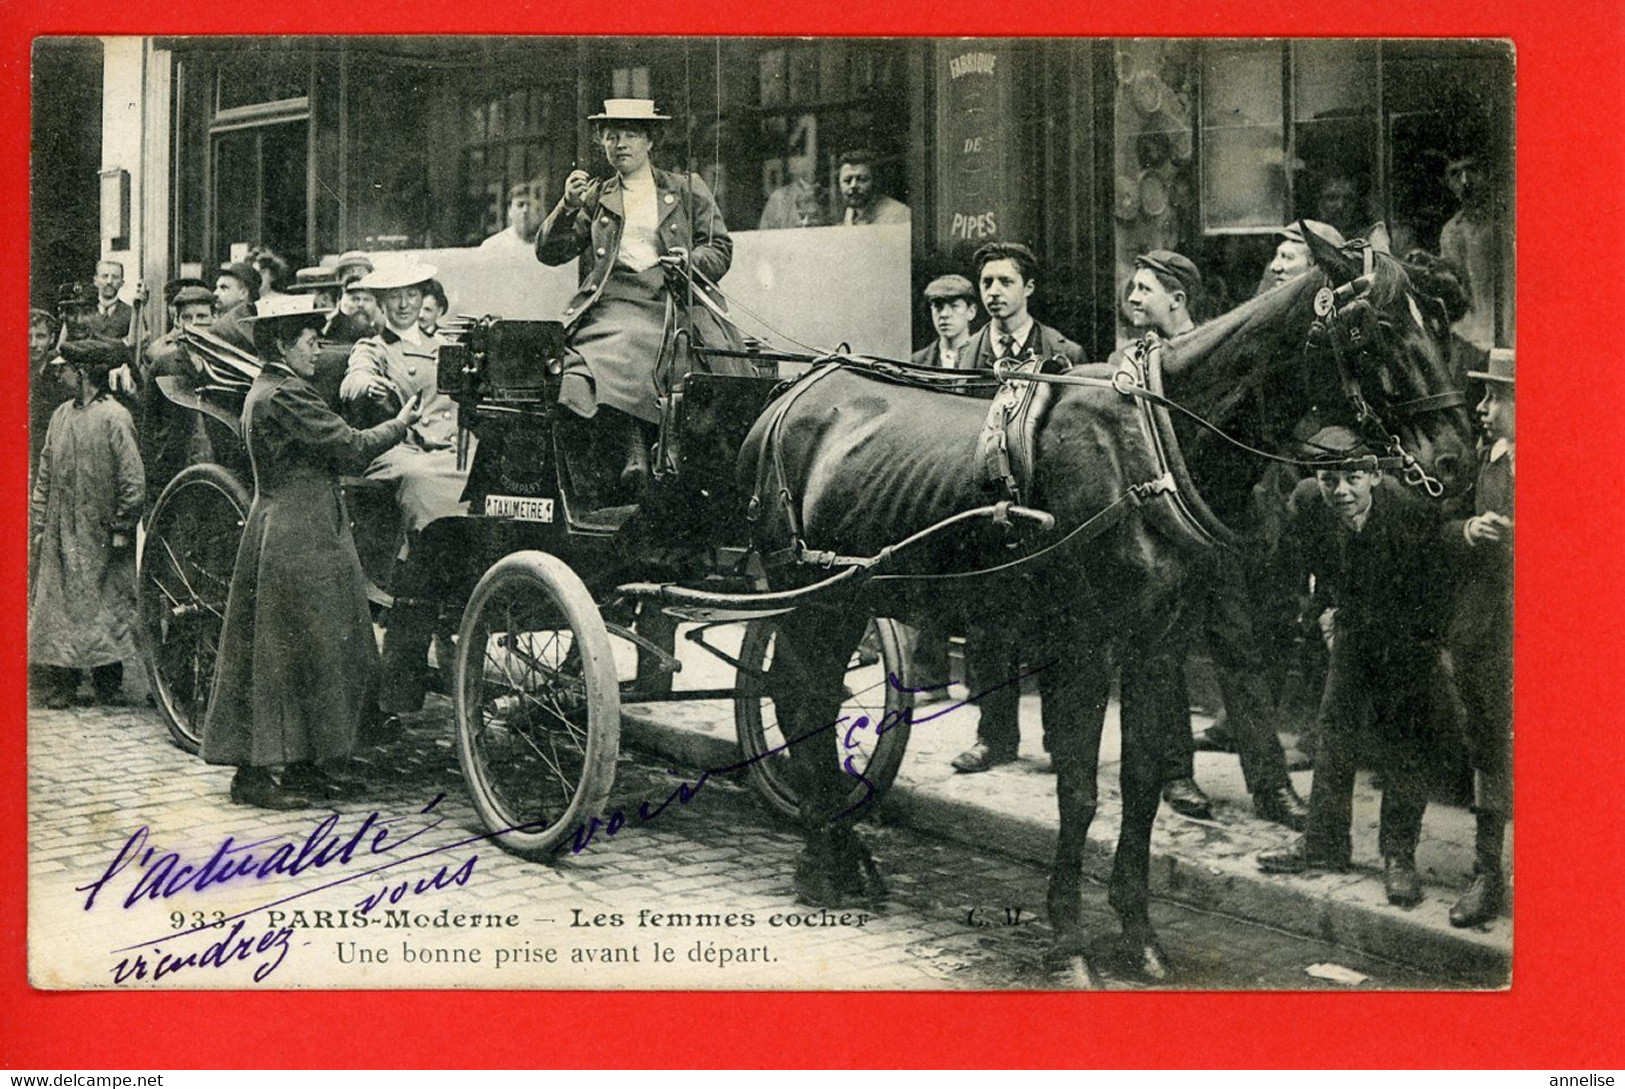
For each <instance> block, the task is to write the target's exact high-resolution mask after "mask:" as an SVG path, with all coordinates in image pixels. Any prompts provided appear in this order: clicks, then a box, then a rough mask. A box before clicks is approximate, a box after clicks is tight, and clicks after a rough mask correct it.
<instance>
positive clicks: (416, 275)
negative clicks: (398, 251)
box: [352, 257, 440, 291]
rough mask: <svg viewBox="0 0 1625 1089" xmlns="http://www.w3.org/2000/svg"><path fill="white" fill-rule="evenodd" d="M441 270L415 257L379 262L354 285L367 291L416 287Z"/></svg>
mask: <svg viewBox="0 0 1625 1089" xmlns="http://www.w3.org/2000/svg"><path fill="white" fill-rule="evenodd" d="M439 271H440V270H439V269H437V268H435V267H434V266H433V265H426V264H424V263H423V262H422V261H419V260H418V259H417V258H415V257H407V258H404V259H402V260H398V261H388V262H379V264H378V267H377V268H375V269H373V270H372V271H371V272H369V273H367V274H366V275H365V276H363V277H362V278H361V279H359V280H357V281H355V283H354V284H353V285H352V286H355V287H358V288H361V289H363V290H366V291H388V290H389V289H390V288H394V287H416V286H417V285H418V284H426V283H428V282H429V281H430V280H432V279H434V278H435V275H436V273H438V272H439Z"/></svg>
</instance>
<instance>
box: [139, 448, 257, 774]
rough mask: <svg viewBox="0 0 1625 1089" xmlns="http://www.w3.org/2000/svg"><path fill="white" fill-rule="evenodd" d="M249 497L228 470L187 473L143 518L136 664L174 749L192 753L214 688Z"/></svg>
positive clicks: (204, 469)
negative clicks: (140, 667)
mask: <svg viewBox="0 0 1625 1089" xmlns="http://www.w3.org/2000/svg"><path fill="white" fill-rule="evenodd" d="M248 504H249V495H248V489H246V488H244V487H243V485H242V483H241V482H240V481H238V479H237V478H236V476H234V475H233V474H232V472H231V471H230V470H229V469H226V468H224V467H222V466H219V465H191V466H188V467H187V468H185V469H183V470H181V472H180V473H179V474H177V475H176V477H175V478H174V479H173V480H171V481H170V482H169V485H168V487H166V488H164V490H163V493H162V494H161V495H159V497H158V502H157V503H156V504H155V505H154V506H153V508H152V513H151V515H149V516H148V518H147V531H146V539H145V543H144V544H143V545H142V549H141V565H140V568H139V572H138V574H137V578H136V603H137V607H138V609H139V616H140V633H139V634H140V639H141V657H142V661H143V663H144V664H145V666H146V670H147V681H148V684H149V685H150V686H151V688H152V699H153V703H154V704H156V705H157V707H158V713H159V714H160V715H161V716H162V717H163V720H164V725H166V726H168V727H169V734H170V736H171V737H172V738H174V740H175V744H177V745H179V746H180V747H181V748H183V749H185V750H186V751H187V752H190V753H195V752H197V751H198V746H199V745H201V744H202V742H203V716H204V713H205V712H206V711H207V710H208V708H209V693H210V691H211V690H212V688H213V687H214V665H215V655H216V652H217V651H218V650H219V646H220V629H221V627H222V626H223V625H224V624H225V619H226V597H227V594H228V592H229V590H230V589H231V570H232V567H233V565H234V564H235V563H236V562H237V546H238V545H239V544H240V543H241V542H242V538H243V522H244V520H245V519H246V518H247V517H248Z"/></svg>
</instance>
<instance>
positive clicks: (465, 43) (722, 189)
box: [103, 38, 1512, 356]
mask: <svg viewBox="0 0 1625 1089" xmlns="http://www.w3.org/2000/svg"><path fill="white" fill-rule="evenodd" d="M106 63H107V71H106V73H105V85H106V91H105V98H106V100H107V101H108V102H112V101H113V100H114V99H115V98H117V99H119V100H120V101H121V102H124V101H131V102H138V103H140V104H141V106H140V109H139V110H137V111H136V113H137V114H139V117H140V120H139V122H138V123H137V125H136V126H134V128H133V129H132V125H131V123H130V120H129V117H130V113H129V112H128V111H122V112H121V113H120V114H119V115H118V116H116V117H115V116H114V115H113V111H112V110H111V108H109V110H108V111H105V112H104V119H105V121H104V123H105V124H106V125H107V129H106V131H105V132H104V140H103V146H104V152H103V168H104V173H106V172H107V171H109V170H119V169H123V170H126V171H128V172H129V173H130V174H131V176H132V177H133V178H134V194H135V207H136V208H137V209H138V210H141V211H142V214H141V215H139V216H137V217H136V221H135V222H134V224H133V226H132V229H131V231H130V232H129V233H127V234H126V235H125V236H123V237H119V236H109V235H108V233H107V231H106V229H105V228H104V231H103V235H104V253H105V254H106V255H109V256H117V257H120V258H121V259H125V260H126V262H127V264H131V269H132V279H133V273H134V269H135V268H137V267H139V268H140V269H141V270H142V273H143V275H144V276H145V278H146V279H147V280H148V281H149V282H161V281H162V280H163V279H166V278H168V277H171V276H174V275H180V274H198V273H201V272H204V271H206V270H209V269H211V268H212V267H214V266H216V265H218V264H219V263H220V262H222V261H224V260H226V259H229V258H230V257H232V256H233V254H234V253H241V252H242V251H244V250H246V249H247V248H249V247H251V246H256V245H265V246H269V247H271V248H273V249H275V250H277V251H278V252H281V253H283V254H285V255H286V256H288V257H289V258H290V259H291V260H293V261H294V262H296V263H299V264H305V263H315V262H316V261H318V260H320V259H321V258H322V257H324V256H330V255H333V254H337V253H339V252H342V251H344V250H347V249H363V250H368V251H388V250H412V251H427V250H434V251H444V250H448V249H460V248H466V247H474V246H477V245H478V244H479V243H480V242H481V241H482V240H483V239H485V238H487V237H488V236H490V235H492V234H494V233H496V232H497V231H499V230H501V229H503V226H504V216H505V213H506V208H507V194H508V193H509V191H510V189H511V187H513V186H514V185H516V184H517V185H528V186H529V187H530V188H531V189H532V191H533V192H534V193H535V195H536V197H537V199H539V200H540V202H541V203H542V204H543V205H544V206H545V207H551V206H552V204H553V203H554V202H556V201H557V199H558V196H559V193H560V190H561V188H562V183H563V179H564V177H565V176H566V175H567V174H568V173H569V171H570V170H572V169H575V168H577V167H578V166H579V167H582V168H584V169H588V170H592V171H601V170H602V169H603V167H602V156H601V155H600V154H599V153H598V151H597V149H596V148H595V147H594V145H593V142H592V138H591V131H590V128H589V126H588V124H587V122H586V121H585V118H586V116H587V115H588V114H590V113H593V112H595V111H596V110H597V108H598V105H599V103H600V102H601V101H602V99H604V98H606V97H610V96H649V97H653V98H654V99H655V100H656V101H657V103H658V104H659V106H660V108H661V109H662V110H664V111H665V112H667V113H669V114H671V115H672V117H673V122H672V123H671V125H669V126H668V128H667V133H666V135H665V138H664V139H663V142H662V146H661V147H660V148H659V149H658V151H657V154H656V159H657V164H658V165H661V166H663V167H667V168H672V169H681V168H684V167H686V168H687V169H690V170H692V171H694V172H696V173H699V174H700V175H701V176H702V177H704V178H705V179H706V180H707V182H708V183H709V184H710V185H711V187H712V189H713V190H714V191H715V192H716V194H717V197H718V203H719V207H720V208H721V210H722V213H723V215H724V218H725V219H726V220H727V222H728V225H729V227H730V228H731V229H732V230H733V232H734V233H735V235H736V237H737V238H738V240H739V243H740V246H741V252H742V253H746V254H750V253H758V254H788V253H793V252H794V251H795V249H796V246H795V244H794V239H793V237H792V238H781V239H778V240H768V239H765V238H764V239H762V240H760V241H758V242H750V241H747V240H746V238H745V237H744V236H746V235H750V234H753V233H754V234H760V235H763V236H766V235H769V234H787V233H788V231H789V230H790V229H792V228H800V226H801V225H802V224H805V225H806V229H807V230H808V231H813V232H817V233H816V234H809V235H807V236H806V240H807V243H808V245H807V247H806V248H807V249H808V250H809V251H816V252H817V253H818V254H819V255H820V256H819V260H820V261H823V262H826V263H829V267H827V271H826V273H825V277H824V279H826V280H827V281H828V289H827V290H815V291H814V295H813V297H810V298H800V299H797V300H795V301H794V305H793V306H792V305H786V306H785V307H783V308H781V309H780V310H779V311H777V312H776V313H777V314H778V315H779V316H780V317H781V318H782V317H784V316H785V315H786V314H790V315H792V319H791V320H793V313H794V312H795V311H796V310H798V309H800V310H806V309H808V308H818V309H819V310H821V311H824V312H826V313H825V318H824V321H823V324H822V325H821V326H820V327H819V328H820V330H821V331H822V330H825V329H828V328H833V327H838V326H839V321H840V313H841V311H842V309H843V308H844V307H846V306H848V305H850V297H849V296H847V295H844V294H843V290H842V284H843V282H847V281H851V280H852V277H850V276H848V275H846V274H845V272H844V271H843V270H846V269H857V270H859V272H860V273H862V274H861V275H859V276H857V280H858V281H859V282H864V283H875V284H885V285H886V287H885V291H886V292H887V293H889V294H895V295H896V298H895V299H891V300H890V301H889V302H888V308H887V309H886V310H885V311H884V313H886V314H889V315H892V318H891V320H893V321H897V320H902V321H906V323H907V325H908V329H907V331H906V332H905V331H904V330H901V329H899V330H894V331H892V332H890V333H889V334H888V335H887V336H886V337H885V338H884V339H885V341H886V344H887V347H888V348H889V349H890V350H893V351H896V350H900V349H904V348H906V347H908V346H909V344H910V343H919V342H923V340H924V339H925V338H926V337H928V336H929V327H928V325H927V324H926V322H925V320H924V316H923V315H922V314H921V313H920V312H919V309H920V308H919V306H918V305H917V302H916V300H917V299H918V291H919V289H920V288H921V287H922V286H923V285H924V283H925V282H927V281H928V280H929V279H930V278H932V277H933V276H935V275H938V274H940V273H942V272H947V271H959V272H964V273H967V274H968V273H969V269H968V260H969V256H970V254H971V253H972V252H973V251H974V249H975V247H976V246H977V245H979V244H981V243H982V242H985V241H989V240H991V239H994V238H999V239H1015V240H1021V241H1026V242H1028V243H1030V244H1031V245H1033V247H1034V249H1035V250H1036V251H1037V252H1038V254H1039V256H1040V259H1041V261H1042V263H1043V265H1044V268H1045V276H1044V279H1043V281H1042V282H1041V284H1040V288H1039V293H1038V295H1037V297H1036V298H1035V302H1034V309H1035V310H1036V311H1037V312H1038V314H1039V315H1040V316H1041V317H1042V318H1043V319H1044V320H1046V321H1048V322H1050V323H1051V324H1054V325H1057V326H1059V327H1060V328H1062V329H1063V330H1064V331H1066V332H1068V333H1069V334H1070V335H1072V336H1073V337H1074V338H1075V339H1078V340H1079V341H1081V342H1083V343H1084V344H1085V345H1086V346H1088V347H1090V349H1091V350H1092V352H1093V353H1095V354H1096V355H1099V356H1103V355H1104V353H1106V352H1108V351H1109V350H1110V349H1111V347H1112V346H1113V345H1114V344H1115V343H1117V342H1118V341H1119V340H1120V339H1121V337H1122V336H1123V335H1124V330H1122V329H1121V328H1120V325H1119V317H1118V305H1117V299H1118V292H1119V289H1120V286H1121V284H1122V283H1123V282H1124V281H1125V280H1126V279H1127V276H1128V275H1129V273H1130V272H1131V270H1132V263H1133V257H1134V255H1135V254H1136V253H1139V252H1143V251H1144V250H1146V249H1152V248H1170V249H1178V250H1180V251H1181V252H1185V253H1187V254H1188V255H1189V256H1191V257H1193V258H1194V259H1195V260H1196V261H1197V262H1198V264H1199V265H1200V266H1201V267H1202V268H1203V270H1204V273H1205V274H1206V276H1207V277H1208V280H1209V285H1210V287H1211V288H1212V290H1211V292H1210V294H1211V300H1210V302H1211V303H1212V305H1213V306H1214V307H1217V308H1222V307H1223V306H1225V305H1232V304H1234V303H1236V302H1239V301H1241V300H1242V299H1244V298H1246V297H1247V296H1249V295H1250V294H1251V293H1252V291H1253V289H1254V288H1255V287H1256V284H1257V280H1258V278H1259V276H1260V274H1261V273H1262V271H1263V268H1264V266H1265V265H1266V264H1267V263H1268V257H1269V253H1270V251H1271V250H1272V249H1273V245H1274V242H1273V232H1274V231H1275V230H1276V229H1277V228H1278V227H1279V226H1280V225H1281V224H1282V223H1283V222H1286V221H1288V220H1289V219H1291V218H1295V217H1297V216H1300V215H1305V216H1309V217H1311V218H1319V219H1331V218H1333V217H1336V218H1337V219H1339V220H1341V222H1339V224H1338V225H1339V226H1343V227H1345V229H1346V230H1347V231H1348V232H1349V233H1356V234H1357V233H1361V232H1362V231H1363V230H1364V228H1365V227H1366V226H1367V225H1369V223H1370V222H1372V221H1374V220H1377V219H1383V220H1386V221H1387V222H1388V223H1389V224H1390V227H1391V228H1392V229H1393V231H1394V233H1395V235H1396V243H1395V244H1396V248H1401V247H1402V246H1408V245H1418V246H1422V247H1424V248H1430V249H1431V248H1435V247H1437V245H1438V235H1439V231H1440V228H1441V227H1442V225H1443V224H1444V222H1445V221H1446V220H1447V219H1448V218H1449V216H1450V215H1451V214H1452V212H1453V210H1454V205H1453V202H1452V199H1451V194H1450V192H1449V190H1448V189H1447V188H1446V187H1445V184H1444V166H1445V160H1447V159H1448V158H1449V157H1450V156H1451V155H1452V154H1454V152H1455V150H1456V148H1457V146H1458V145H1459V144H1460V143H1461V141H1462V140H1463V138H1465V137H1467V136H1468V134H1469V130H1470V131H1471V133H1475V134H1482V135H1479V136H1476V137H1474V138H1476V139H1478V140H1479V141H1480V143H1481V144H1482V146H1483V154H1484V155H1485V156H1486V157H1487V158H1488V159H1490V160H1492V161H1493V163H1494V168H1495V169H1496V170H1497V172H1498V173H1499V174H1500V175H1501V177H1500V180H1499V181H1498V184H1501V185H1503V186H1504V188H1505V190H1506V191H1507V192H1510V180H1509V179H1510V154H1509V149H1510V146H1511V144H1510V129H1511V116H1512V113H1511V108H1512V80H1511V64H1512V61H1511V54H1510V47H1508V46H1505V45H1504V44H1500V43H1474V42H1463V43H1390V42H1340V41H1330V42H1326V41H1293V42H1285V41H1278V40H1276V41H1235V42H1232V41H1193V40H1173V39H1147V40H1118V41H1089V40H991V39H990V40H927V39H906V40H902V39H899V40H841V39H714V38H706V39H700V38H695V39H671V38H668V39H597V38H572V39H563V38H500V39H498V38H395V39H353V38H321V39H313V38H290V39H144V40H135V39H109V47H108V49H107V61H106ZM132 131H135V132H137V133H138V138H137V139H132V138H131V133H132ZM857 147H862V148H866V149H868V150H870V151H871V152H872V153H873V154H874V157H875V164H876V178H877V181H878V183H879V188H880V189H881V190H882V191H883V192H885V193H886V194H887V195H889V196H891V197H892V198H894V199H896V200H899V201H902V202H904V203H906V204H907V205H908V206H909V208H910V212H911V216H910V219H911V222H910V225H909V229H908V235H907V241H906V244H890V245H884V246H883V245H879V244H878V243H874V242H873V241H872V240H870V239H869V236H868V235H867V234H866V232H865V231H862V230H858V231H854V230H853V229H851V228H844V229H843V228H838V227H831V226H827V225H830V224H835V223H838V222H839V220H840V216H841V209H840V207H839V196H838V187H837V185H836V176H837V173H838V162H839V158H840V156H841V154H842V152H844V151H847V150H850V149H852V148H857ZM792 190H793V191H794V193H795V194H796V199H795V200H793V201H790V200H787V199H786V198H785V197H784V196H783V195H781V196H780V197H779V198H778V200H777V208H778V211H776V212H775V211H771V210H770V209H772V208H773V207H774V206H775V194H781V193H782V194H788V193H790V192H791V191H792ZM787 208H789V209H793V210H792V212H791V216H792V217H793V222H792V220H787V219H786V218H785V216H784V211H785V209H787ZM1508 214H1510V213H1508ZM1507 222H1508V223H1510V218H1509V219H1508V220H1507ZM821 225H823V228H822V229H821ZM763 228H767V229H763ZM825 230H828V231H834V232H836V233H835V234H834V235H831V236H825V235H824V233H823V232H824V231H825ZM843 231H844V232H850V233H842V232H843ZM815 237H817V238H819V239H820V241H819V242H818V243H817V244H816V245H813V244H812V243H813V239H814V238H815ZM1507 250H1508V253H1509V254H1510V244H1509V245H1508V247H1507ZM882 253H883V254H884V260H885V261H886V262H889V263H891V264H889V265H888V267H885V268H874V267H871V266H873V265H874V264H875V263H876V262H877V261H879V260H881V257H879V256H877V255H879V254H882ZM905 253H906V254H907V257H906V258H904V257H903V256H902V255H903V254H905ZM772 259H773V260H783V259H785V258H783V257H774V258H772ZM760 260H761V261H763V262H767V261H769V257H766V256H764V257H761V258H760ZM891 265H897V266H898V267H891ZM763 267H764V268H767V266H766V265H764V266H763ZM1510 272H1511V270H1510V265H1508V267H1507V269H1506V277H1507V280H1508V282H1509V283H1510ZM770 273H771V270H770V269H769V270H768V272H764V273H762V274H761V275H757V276H756V279H757V280H759V281H762V282H761V283H754V284H752V285H749V286H748V287H747V292H749V291H755V292H756V293H757V294H758V295H759V296H761V297H767V298H770V297H771V293H772V287H773V284H772V282H778V281H779V280H782V277H775V276H774V275H772V274H770ZM734 275H736V276H744V275H746V273H741V272H740V271H739V270H738V269H736V272H735V274H734ZM751 275H755V274H754V273H751ZM769 281H772V282H769ZM464 302H465V303H466V304H469V305H476V306H477V304H478V302H479V300H478V299H468V300H464ZM1503 325H1504V329H1503V330H1502V332H1501V334H1498V335H1504V336H1506V337H1508V338H1509V337H1510V335H1511V319H1510V313H1508V314H1506V315H1505V316H1504V321H1503Z"/></svg>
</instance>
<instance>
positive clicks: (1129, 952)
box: [1123, 938, 1172, 983]
mask: <svg viewBox="0 0 1625 1089" xmlns="http://www.w3.org/2000/svg"><path fill="white" fill-rule="evenodd" d="M1123 962H1124V965H1125V967H1126V968H1127V969H1128V970H1129V971H1130V972H1132V973H1133V974H1134V975H1136V976H1138V977H1139V978H1140V979H1142V980H1145V981H1147V982H1150V983H1166V982H1167V981H1168V977H1169V976H1170V975H1172V971H1171V970H1170V969H1169V967H1168V954H1167V953H1164V952H1163V951H1162V946H1161V945H1159V944H1157V939H1155V938H1141V939H1138V940H1135V939H1128V938H1125V939H1124V941H1123Z"/></svg>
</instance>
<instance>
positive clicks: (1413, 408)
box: [1303, 242, 1467, 499]
mask: <svg viewBox="0 0 1625 1089" xmlns="http://www.w3.org/2000/svg"><path fill="white" fill-rule="evenodd" d="M1354 244H1355V245H1357V246H1358V247H1359V249H1360V252H1361V256H1362V259H1363V262H1364V270H1363V272H1362V273H1361V275H1359V276H1357V277H1355V278H1354V279H1353V280H1350V281H1349V282H1348V283H1346V284H1342V285H1341V286H1339V287H1336V288H1333V287H1330V286H1327V287H1322V288H1321V289H1320V290H1319V291H1317V292H1316V293H1315V300H1314V309H1315V321H1314V323H1313V324H1312V325H1310V327H1309V332H1308V334H1307V335H1306V336H1305V338H1304V346H1303V350H1304V357H1305V359H1306V360H1308V359H1309V358H1310V356H1311V353H1314V352H1317V351H1322V350H1329V351H1330V352H1331V354H1332V359H1333V360H1334V361H1335V363H1336V365H1337V376H1338V383H1339V385H1340V386H1341V387H1342V392H1343V397H1344V400H1346V401H1347V402H1348V404H1349V407H1350V408H1351V409H1352V410H1353V412H1354V424H1355V427H1356V428H1357V429H1358V430H1360V431H1361V432H1363V433H1364V434H1365V435H1367V437H1368V438H1370V437H1373V436H1381V438H1380V439H1379V440H1378V443H1379V445H1381V446H1382V447H1383V448H1384V450H1385V451H1386V452H1387V454H1388V455H1389V457H1391V458H1394V459H1397V460H1398V463H1399V469H1400V473H1401V477H1402V479H1403V480H1404V481H1405V483H1406V484H1408V485H1410V486H1411V487H1414V488H1421V489H1422V490H1424V491H1426V492H1427V493H1428V495H1429V496H1431V497H1433V498H1434V499H1437V498H1439V497H1440V496H1442V495H1443V494H1444V485H1443V484H1442V483H1441V482H1440V481H1439V480H1438V479H1437V478H1436V477H1434V476H1433V475H1432V474H1431V473H1429V472H1428V471H1427V469H1425V468H1424V467H1423V466H1422V463H1421V462H1419V461H1417V459H1416V457H1415V456H1414V455H1412V454H1411V453H1410V451H1408V450H1406V449H1405V445H1404V443H1403V442H1402V441H1401V440H1400V438H1399V436H1398V435H1397V434H1395V433H1394V431H1393V430H1392V429H1391V428H1390V427H1389V426H1388V424H1387V423H1386V422H1385V421H1384V419H1383V417H1382V416H1381V415H1379V414H1378V413H1377V412H1376V411H1375V410H1374V409H1373V408H1372V407H1371V403H1370V402H1369V401H1367V400H1366V397H1365V394H1364V391H1363V390H1362V389H1361V386H1360V378H1359V374H1360V373H1363V372H1368V371H1373V370H1375V369H1377V368H1378V367H1380V366H1381V360H1382V357H1383V355H1384V353H1385V351H1386V341H1387V337H1386V334H1385V333H1384V324H1383V321H1382V319H1381V317H1380V316H1379V315H1378V314H1377V310H1376V307H1374V306H1372V305H1371V299H1370V294H1371V285H1372V281H1373V277H1374V273H1375V268H1376V251H1375V250H1374V249H1373V248H1372V247H1371V246H1369V245H1367V244H1366V243H1364V242H1357V243H1354ZM1466 403H1467V395H1466V392H1465V391H1464V390H1460V389H1454V390H1447V391H1445V392H1444V393H1434V394H1429V395H1427V396H1424V397H1416V398H1412V399H1411V400H1408V401H1399V402H1395V403H1392V404H1387V405H1385V406H1384V407H1385V408H1386V409H1387V410H1388V411H1389V412H1390V413H1394V414H1397V415H1398V416H1399V417H1401V418H1407V419H1409V418H1414V417H1416V416H1421V415H1425V414H1427V413H1430V412H1441V411H1446V410H1449V409H1454V408H1460V407H1462V406H1464V405H1465V404H1466Z"/></svg>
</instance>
